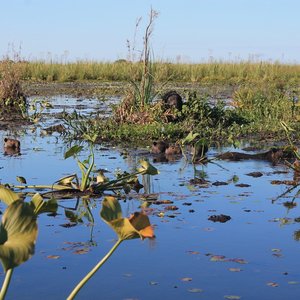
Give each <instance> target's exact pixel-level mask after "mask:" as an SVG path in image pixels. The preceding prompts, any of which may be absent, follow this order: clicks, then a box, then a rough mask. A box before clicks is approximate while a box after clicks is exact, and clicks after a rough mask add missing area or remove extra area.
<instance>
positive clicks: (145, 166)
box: [138, 160, 159, 175]
mask: <svg viewBox="0 0 300 300" xmlns="http://www.w3.org/2000/svg"><path fill="white" fill-rule="evenodd" d="M140 165H141V168H138V172H140V173H141V174H143V175H144V174H149V175H157V174H159V171H158V170H157V169H156V168H155V167H154V166H153V165H151V164H150V163H149V161H147V160H141V161H140Z"/></svg>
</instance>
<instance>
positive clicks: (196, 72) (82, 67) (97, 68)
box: [19, 60, 300, 85]
mask: <svg viewBox="0 0 300 300" xmlns="http://www.w3.org/2000/svg"><path fill="white" fill-rule="evenodd" d="M19 64H21V65H22V79H23V80H30V81H46V82H52V81H58V82H70V81H86V80H97V81H127V82H128V81H132V80H135V81H139V80H141V78H142V76H143V75H142V74H143V64H142V63H140V62H134V63H132V62H127V61H125V60H120V61H116V62H93V61H77V62H72V63H71V62H70V63H56V62H44V61H33V62H19ZM153 74H154V76H155V81H156V82H166V81H170V82H187V83H226V84H239V83H244V82H247V83H258V82H259V83H261V82H266V83H267V82H282V83H283V84H285V85H286V84H291V85H295V84H296V85H297V84H299V82H300V65H297V64H294V65H293V64H280V63H270V62H259V63H258V62H251V61H249V62H248V61H247V62H238V63H227V62H208V63H201V64H183V63H167V62H154V63H153Z"/></svg>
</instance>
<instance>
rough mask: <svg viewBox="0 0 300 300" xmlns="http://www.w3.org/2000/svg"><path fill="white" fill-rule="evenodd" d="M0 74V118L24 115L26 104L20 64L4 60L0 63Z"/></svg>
mask: <svg viewBox="0 0 300 300" xmlns="http://www.w3.org/2000/svg"><path fill="white" fill-rule="evenodd" d="M0 74H1V79H0V108H1V113H0V117H1V118H5V119H9V118H11V117H12V114H18V115H21V116H22V115H24V113H25V111H26V106H27V102H26V97H25V95H24V93H23V90H22V86H21V75H22V63H21V62H18V61H17V62H15V61H12V60H9V59H5V60H3V61H1V62H0Z"/></svg>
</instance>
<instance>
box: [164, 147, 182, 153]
mask: <svg viewBox="0 0 300 300" xmlns="http://www.w3.org/2000/svg"><path fill="white" fill-rule="evenodd" d="M165 153H166V155H179V154H181V148H180V147H179V146H178V145H171V146H169V147H168V148H167V149H166V150H165Z"/></svg>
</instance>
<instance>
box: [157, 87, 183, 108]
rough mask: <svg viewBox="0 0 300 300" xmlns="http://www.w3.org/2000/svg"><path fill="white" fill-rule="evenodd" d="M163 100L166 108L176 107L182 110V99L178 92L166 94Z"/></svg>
mask: <svg viewBox="0 0 300 300" xmlns="http://www.w3.org/2000/svg"><path fill="white" fill-rule="evenodd" d="M162 100H163V102H164V104H165V106H166V108H167V109H168V108H172V107H175V108H177V109H178V110H179V111H181V110H182V105H183V101H182V97H181V96H180V95H179V94H178V93H177V92H176V91H169V92H167V93H166V94H164V95H163V97H162Z"/></svg>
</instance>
